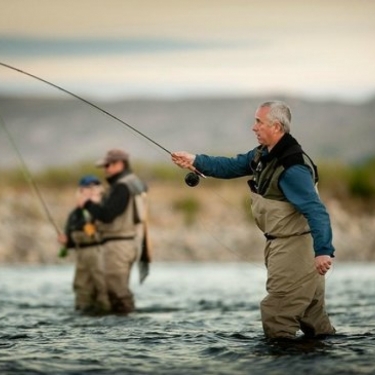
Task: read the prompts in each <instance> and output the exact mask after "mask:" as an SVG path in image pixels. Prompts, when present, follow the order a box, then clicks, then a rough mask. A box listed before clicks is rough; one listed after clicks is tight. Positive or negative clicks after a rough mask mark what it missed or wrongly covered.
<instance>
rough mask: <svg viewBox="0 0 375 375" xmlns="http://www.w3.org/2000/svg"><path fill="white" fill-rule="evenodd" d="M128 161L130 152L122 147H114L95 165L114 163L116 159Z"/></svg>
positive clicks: (102, 165) (101, 165)
mask: <svg viewBox="0 0 375 375" xmlns="http://www.w3.org/2000/svg"><path fill="white" fill-rule="evenodd" d="M119 160H122V161H128V160H129V154H128V153H127V152H125V151H123V150H120V149H117V148H116V149H113V150H109V151H108V152H107V154H106V155H105V156H104V158H102V159H100V160H98V161H97V162H96V163H95V165H96V166H97V167H104V166H105V165H106V164H109V163H113V162H115V161H119Z"/></svg>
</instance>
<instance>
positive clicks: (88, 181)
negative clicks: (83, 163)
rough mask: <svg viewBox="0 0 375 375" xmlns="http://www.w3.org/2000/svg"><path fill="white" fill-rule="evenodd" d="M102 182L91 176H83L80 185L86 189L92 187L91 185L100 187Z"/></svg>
mask: <svg viewBox="0 0 375 375" xmlns="http://www.w3.org/2000/svg"><path fill="white" fill-rule="evenodd" d="M100 184H101V182H100V180H99V178H98V177H96V176H94V175H92V174H89V175H87V176H83V177H82V178H81V179H80V180H79V183H78V185H79V186H82V187H85V186H91V185H100Z"/></svg>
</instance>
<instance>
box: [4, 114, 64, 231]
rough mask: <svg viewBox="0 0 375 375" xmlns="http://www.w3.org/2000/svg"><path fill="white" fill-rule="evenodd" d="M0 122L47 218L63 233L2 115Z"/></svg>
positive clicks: (56, 229)
mask: <svg viewBox="0 0 375 375" xmlns="http://www.w3.org/2000/svg"><path fill="white" fill-rule="evenodd" d="M0 124H1V127H2V128H3V129H4V132H5V134H6V136H7V138H8V140H9V143H10V144H11V145H12V148H13V149H14V151H15V152H16V154H17V156H18V159H19V161H20V163H21V167H22V168H21V170H22V173H23V174H24V176H25V178H26V180H27V181H28V183H29V184H30V185H31V187H32V189H33V190H34V192H35V194H36V196H37V197H38V199H39V202H40V203H41V206H42V208H43V210H44V212H45V214H46V216H47V219H48V221H49V222H50V223H51V225H52V226H53V228H54V229H55V231H56V233H57V234H58V235H59V234H61V233H62V232H61V230H60V228H59V227H58V225H57V224H56V221H55V220H54V219H53V217H52V215H51V212H50V210H49V209H48V206H47V203H46V201H45V200H44V199H43V195H42V194H41V192H40V190H39V188H38V185H37V184H36V182H35V181H34V179H33V177H32V175H31V173H30V170H29V168H28V167H27V164H26V163H25V160H24V159H23V157H22V154H21V152H20V150H19V149H18V147H17V145H16V142H15V141H14V139H13V137H12V135H11V133H10V132H9V130H8V128H7V127H6V125H5V122H4V120H3V118H2V117H1V115H0Z"/></svg>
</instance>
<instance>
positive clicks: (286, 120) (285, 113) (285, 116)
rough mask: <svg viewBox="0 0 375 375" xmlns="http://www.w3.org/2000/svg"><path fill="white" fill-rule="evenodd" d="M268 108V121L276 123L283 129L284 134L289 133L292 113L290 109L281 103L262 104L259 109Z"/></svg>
mask: <svg viewBox="0 0 375 375" xmlns="http://www.w3.org/2000/svg"><path fill="white" fill-rule="evenodd" d="M263 107H268V108H269V109H270V111H269V112H268V116H267V118H268V120H269V121H271V122H274V121H278V122H280V124H281V126H282V127H283V129H284V132H285V133H289V132H290V123H291V121H292V113H291V111H290V108H289V107H288V106H287V105H286V104H285V103H284V102H281V101H269V102H264V103H262V104H261V105H260V106H259V108H263Z"/></svg>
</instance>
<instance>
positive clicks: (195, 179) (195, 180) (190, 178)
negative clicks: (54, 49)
mask: <svg viewBox="0 0 375 375" xmlns="http://www.w3.org/2000/svg"><path fill="white" fill-rule="evenodd" d="M0 65H1V66H3V67H5V68H8V69H11V70H14V71H16V72H18V73H21V74H24V75H26V76H29V77H31V78H34V79H36V80H38V81H40V82H43V83H45V84H47V85H49V86H51V87H54V88H55V89H57V90H59V91H62V92H64V93H65V94H68V95H70V96H72V97H73V98H76V99H78V100H80V101H81V102H83V103H85V104H87V105H89V106H90V107H92V108H94V109H96V110H98V111H100V112H102V113H104V114H105V115H106V116H109V117H111V118H112V119H114V120H115V121H117V122H119V123H120V124H122V125H124V126H126V127H127V128H128V129H130V130H132V131H133V132H135V133H137V134H138V135H140V136H141V137H143V138H145V139H147V140H148V141H149V142H151V143H153V144H154V145H155V146H157V147H159V148H160V149H161V150H163V151H165V152H166V153H167V154H169V155H172V152H171V151H169V150H168V149H167V148H165V147H164V146H162V145H161V144H160V143H158V142H156V141H155V140H153V139H152V138H150V137H149V136H147V135H146V134H144V133H142V132H141V131H140V130H138V129H137V128H135V127H134V126H132V125H130V124H128V123H127V122H125V121H124V120H121V119H120V118H119V117H117V116H115V115H113V114H112V113H110V112H108V111H106V110H105V109H103V108H101V107H99V106H98V105H96V104H94V103H92V102H90V101H88V100H87V99H85V98H83V97H81V96H79V95H77V94H74V93H73V92H71V91H69V90H67V89H64V88H63V87H61V86H59V85H56V84H55V83H52V82H50V81H47V80H46V79H43V78H41V77H38V76H36V75H34V74H31V73H28V72H26V71H24V70H22V69H19V68H16V67H14V66H12V65H9V64H5V63H3V62H1V61H0ZM191 170H192V172H189V173H188V174H187V175H186V177H185V183H186V184H187V185H188V186H190V187H193V186H197V185H198V184H199V181H200V180H199V177H202V178H206V176H205V175H204V174H203V173H201V172H199V171H198V170H197V169H196V168H194V167H191Z"/></svg>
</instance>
